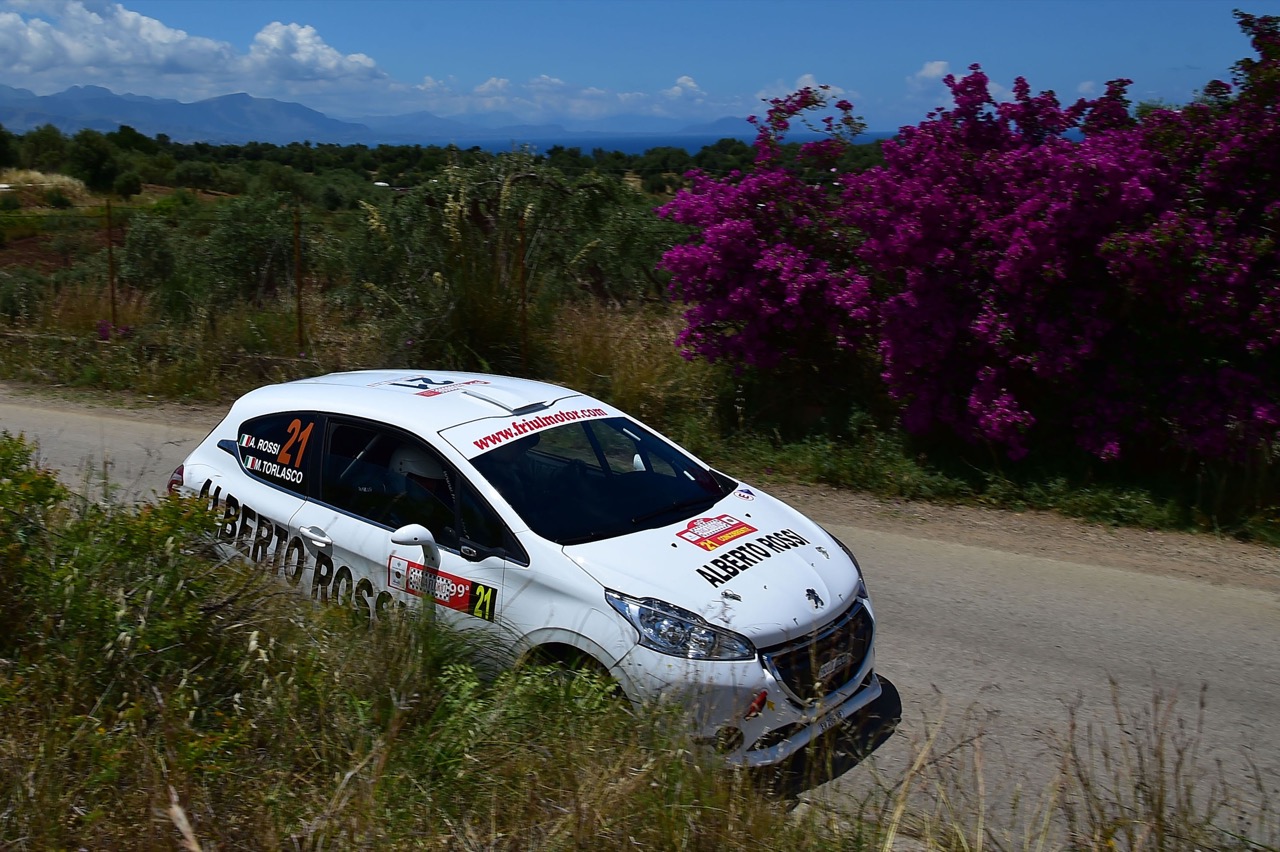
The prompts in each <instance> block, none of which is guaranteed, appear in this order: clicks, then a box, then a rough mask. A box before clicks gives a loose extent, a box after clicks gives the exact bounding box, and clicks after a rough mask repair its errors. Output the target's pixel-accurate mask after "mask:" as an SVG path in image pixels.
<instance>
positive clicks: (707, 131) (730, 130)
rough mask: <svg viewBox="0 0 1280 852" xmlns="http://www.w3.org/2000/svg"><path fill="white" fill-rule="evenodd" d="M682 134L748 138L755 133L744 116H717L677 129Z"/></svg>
mask: <svg viewBox="0 0 1280 852" xmlns="http://www.w3.org/2000/svg"><path fill="white" fill-rule="evenodd" d="M679 133H680V135H684V136H715V135H720V136H731V137H735V138H749V137H753V136H755V135H756V129H755V128H754V127H752V126H751V124H750V123H749V122H748V121H747V120H746V119H745V118H734V117H732V116H731V117H728V118H718V119H716V120H715V121H711V122H708V123H706V124H691V125H688V126H686V127H682V128H681V129H680V130H679Z"/></svg>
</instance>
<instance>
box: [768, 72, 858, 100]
mask: <svg viewBox="0 0 1280 852" xmlns="http://www.w3.org/2000/svg"><path fill="white" fill-rule="evenodd" d="M822 86H826V87H827V88H826V90H825V94H826V95H827V96H828V97H829V98H842V97H844V96H845V95H848V94H852V93H850V92H848V91H846V90H845V89H842V88H840V87H839V86H837V85H834V84H833V83H829V82H827V81H825V80H819V79H818V78H817V77H815V76H814V75H813V74H801V75H800V76H799V77H797V78H796V79H795V80H794V81H792V82H790V83H785V82H783V81H782V80H776V81H774V82H773V83H772V84H770V85H768V86H766V87H765V88H763V89H761V90H760V91H758V92H756V98H757V99H759V100H761V101H770V100H773V99H774V98H784V97H786V96H787V95H790V94H792V93H793V92H798V91H799V90H800V89H818V88H821V87H822Z"/></svg>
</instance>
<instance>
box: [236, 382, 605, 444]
mask: <svg viewBox="0 0 1280 852" xmlns="http://www.w3.org/2000/svg"><path fill="white" fill-rule="evenodd" d="M571 397H579V398H583V399H585V400H591V398H590V397H586V396H585V395H584V394H581V393H579V392H577V391H573V390H569V389H568V388H563V387H560V386H559V385H553V384H550V383H548V382H538V381H533V380H531V379H518V378H514V377H511V376H496V375H488V374H485V373H461V372H453V371H446V370H358V371H352V372H345V373H330V374H328V375H324V376H315V377H313V378H307V379H297V380H295V381H291V382H285V383H283V384H277V385H267V386H265V387H261V388H258V389H257V390H254V391H250V392H249V393H247V394H245V395H244V396H243V397H241V398H240V399H239V400H238V401H237V402H236V404H235V407H234V408H233V409H232V413H233V414H234V415H235V416H236V417H237V418H239V419H246V418H249V417H256V416H259V415H262V414H267V413H271V412H277V411H322V412H329V413H336V414H346V415H350V416H354V417H363V418H366V419H369V420H376V421H380V422H383V423H389V424H391V425H394V426H399V427H401V428H404V429H407V430H409V431H412V432H417V433H419V434H423V435H426V434H428V433H432V432H440V431H441V430H443V429H448V428H449V427H451V426H457V425H458V424H461V423H469V422H471V421H473V420H478V419H481V418H486V417H496V418H511V417H519V416H524V415H527V414H531V413H534V412H537V411H540V410H542V409H544V408H547V407H548V406H550V405H552V404H554V403H555V402H557V401H559V400H563V399H568V398H571ZM592 401H595V400H592Z"/></svg>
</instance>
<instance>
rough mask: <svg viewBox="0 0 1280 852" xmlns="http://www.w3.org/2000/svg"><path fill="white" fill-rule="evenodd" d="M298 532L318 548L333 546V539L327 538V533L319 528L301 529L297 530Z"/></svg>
mask: <svg viewBox="0 0 1280 852" xmlns="http://www.w3.org/2000/svg"><path fill="white" fill-rule="evenodd" d="M298 532H300V533H302V534H303V535H304V536H305V537H306V538H307V539H309V540H310V541H313V542H315V543H316V544H318V545H319V546H320V547H328V546H329V545H331V544H333V539H331V538H329V535H328V533H326V532H325V531H324V530H323V529H321V528H320V527H301V528H299V529H298Z"/></svg>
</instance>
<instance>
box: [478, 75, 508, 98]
mask: <svg viewBox="0 0 1280 852" xmlns="http://www.w3.org/2000/svg"><path fill="white" fill-rule="evenodd" d="M510 89H511V81H510V80H507V79H506V78H503V77H490V78H489V79H488V80H485V81H484V82H483V83H481V84H480V85H479V86H476V88H475V93H476V94H477V95H485V96H489V97H493V96H495V95H502V94H505V93H506V92H508V91H509V90H510Z"/></svg>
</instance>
